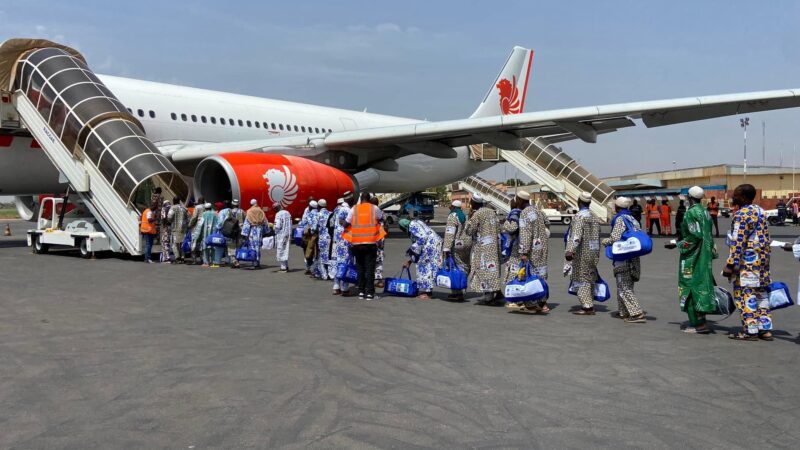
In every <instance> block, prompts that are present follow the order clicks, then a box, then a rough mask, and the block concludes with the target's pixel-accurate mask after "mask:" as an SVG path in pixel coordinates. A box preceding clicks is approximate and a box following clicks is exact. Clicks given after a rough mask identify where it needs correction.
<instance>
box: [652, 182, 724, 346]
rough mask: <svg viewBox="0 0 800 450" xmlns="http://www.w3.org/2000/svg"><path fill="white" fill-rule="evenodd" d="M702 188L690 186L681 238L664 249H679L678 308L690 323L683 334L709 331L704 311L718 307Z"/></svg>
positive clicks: (711, 243) (709, 232)
mask: <svg viewBox="0 0 800 450" xmlns="http://www.w3.org/2000/svg"><path fill="white" fill-rule="evenodd" d="M703 195H704V193H703V188H701V187H700V186H693V187H692V188H690V189H689V209H688V210H686V216H684V218H683V223H681V235H682V236H683V239H682V240H680V241H678V242H677V243H669V244H666V245H665V247H666V248H676V247H677V248H678V249H679V251H680V263H679V264H678V291H679V293H680V302H681V311H684V312H686V314H687V315H688V316H689V326H688V327H686V328H684V329H683V332H684V333H690V334H709V333H711V330H710V329H709V328H708V324H707V323H706V314H713V313H714V312H715V311H716V310H717V302H716V300H715V298H714V275H713V273H712V266H711V263H712V261H713V260H714V259H715V258H716V257H717V256H716V250H715V249H714V239H713V238H712V237H711V215H710V214H709V212H708V211H707V210H706V209H704V208H703V205H702V204H701V202H702V200H703Z"/></svg>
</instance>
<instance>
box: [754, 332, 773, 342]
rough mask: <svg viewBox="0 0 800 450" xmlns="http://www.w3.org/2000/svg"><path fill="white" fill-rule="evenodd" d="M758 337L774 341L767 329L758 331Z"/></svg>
mask: <svg viewBox="0 0 800 450" xmlns="http://www.w3.org/2000/svg"><path fill="white" fill-rule="evenodd" d="M758 338H759V339H761V340H762V341H774V340H775V338H774V337H773V336H772V333H771V332H769V331H762V332H761V333H758Z"/></svg>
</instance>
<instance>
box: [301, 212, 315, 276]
mask: <svg viewBox="0 0 800 450" xmlns="http://www.w3.org/2000/svg"><path fill="white" fill-rule="evenodd" d="M318 207H319V204H318V203H317V202H316V201H314V200H311V201H310V202H309V203H308V208H306V211H305V213H303V218H302V219H301V220H300V224H299V225H298V226H299V227H300V228H303V229H304V231H303V244H304V249H305V258H306V275H309V276H311V277H315V278H318V277H319V267H317V261H318V256H319V248H318V247H317V239H319V235H318V234H317V230H318V226H319V211H318V210H317V208H318Z"/></svg>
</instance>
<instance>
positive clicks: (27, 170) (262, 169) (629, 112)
mask: <svg viewBox="0 0 800 450" xmlns="http://www.w3.org/2000/svg"><path fill="white" fill-rule="evenodd" d="M20 41H23V40H14V39H12V40H9V41H6V42H4V43H3V44H2V45H0V53H2V49H3V48H4V47H5V46H6V45H7V44H9V43H10V44H12V45H10V46H9V47H12V48H13V46H14V45H15V44H18V43H20ZM24 41H26V42H27V41H30V40H24ZM34 42H35V43H34V44H26V45H29V46H30V45H34V47H33V48H47V47H55V48H60V49H66V51H69V53H70V54H73V55H78V56H76V57H80V58H81V59H82V58H83V57H82V56H80V53H78V52H77V51H75V50H74V49H70V48H69V47H66V46H63V45H60V44H57V43H53V42H49V41H44V40H34ZM0 56H1V55H0ZM533 58H534V52H533V50H530V49H527V48H523V47H514V48H513V50H512V51H511V53H510V55H509V56H508V58H507V60H506V62H505V64H504V65H503V66H502V69H501V70H500V72H499V74H498V75H497V77H496V78H495V80H494V81H493V82H492V84H491V85H490V87H489V89H488V91H487V92H486V94H485V95H484V97H483V99H482V100H481V101H480V102H479V104H478V107H477V109H476V110H475V112H474V113H473V114H472V115H471V116H470V117H469V118H466V119H457V120H446V121H437V122H429V121H424V120H417V119H411V118H404V117H394V116H387V115H380V114H372V113H367V112H358V111H350V110H344V109H336V108H330V107H321V106H313V105H307V104H300V103H293V102H287V101H280V100H271V99H265V98H257V97H252V96H246V95H238V94H231V93H225V92H218V91H211V90H205V89H198V88H193V87H184V86H176V85H170V84H164V83H155V82H150V81H142V80H134V79H129V78H121V77H116V76H109V75H97V78H98V79H99V82H101V83H103V84H105V86H106V87H107V90H109V91H110V92H111V93H112V94H113V96H115V97H116V98H117V99H118V100H119V102H121V104H122V105H124V107H125V109H127V112H128V114H129V118H130V120H131V121H132V122H136V123H138V124H139V125H140V126H141V127H142V128H143V130H144V131H145V133H146V136H147V138H149V139H150V140H151V141H152V142H153V143H154V144H155V146H156V148H157V150H158V151H159V152H160V153H161V154H162V155H163V156H165V157H166V158H167V159H168V160H169V161H170V162H171V163H172V164H173V165H174V167H175V168H176V169H177V170H178V171H179V172H180V173H181V174H182V175H184V176H185V177H186V178H187V179H189V180H191V182H192V183H193V190H194V194H195V195H203V196H204V197H205V199H206V201H211V202H214V201H218V200H226V199H238V200H240V201H242V202H243V204H246V203H247V202H248V201H249V199H250V198H256V199H258V200H259V202H260V203H261V204H265V205H267V206H269V205H271V204H273V203H281V204H282V205H283V206H284V207H285V208H287V209H289V210H290V212H292V214H293V215H295V214H299V213H300V212H301V211H303V209H304V208H305V207H306V206H307V203H308V198H309V197H315V198H329V199H332V200H335V199H336V198H338V197H340V196H342V195H343V194H344V193H346V192H348V191H350V192H358V191H366V190H368V191H372V192H385V193H388V192H412V191H420V190H424V189H426V188H429V187H431V186H439V185H444V184H447V183H451V182H455V181H457V180H460V179H464V178H466V177H468V176H470V175H473V174H476V173H478V172H480V171H482V170H485V169H487V168H488V167H490V166H491V165H493V164H495V163H496V162H487V161H477V160H474V159H473V158H471V157H470V151H471V146H475V145H481V144H484V143H489V144H491V145H495V146H497V147H499V148H502V149H509V150H518V149H521V148H522V146H523V142H524V141H525V138H533V137H548V138H553V139H556V140H558V141H566V140H572V139H581V140H582V141H585V142H590V143H592V142H596V140H597V138H598V136H599V135H601V134H605V133H609V132H614V131H618V130H620V129H622V128H627V127H631V126H635V125H636V121H641V122H642V123H643V124H644V125H645V126H646V127H648V128H649V127H659V126H665V125H673V124H679V123H684V122H690V121H696V120H703V119H709V118H715V117H723V116H729V115H735V114H742V113H753V112H758V111H767V110H774V109H782V108H793V107H797V106H800V90H798V89H794V90H793V89H787V90H777V91H764V92H752V93H739V94H727V95H715V96H705V97H690V98H680V99H668V100H657V101H643V102H635V103H622V104H611V105H599V106H587V107H579V108H569V109H557V110H549V111H538V112H525V101H526V97H527V93H528V88H529V84H530V78H531V67H532V64H533ZM82 60H83V59H82ZM84 61H85V60H84ZM3 70H5V69H2V68H0V81H2V82H3V84H4V86H2V89H3V90H4V91H6V92H4V94H3V104H4V105H5V104H7V103H8V95H9V93H10V90H13V86H10V85H8V84H6V83H8V80H9V78H10V77H9V75H8V74H7V73H6V74H3V73H2V71H3ZM77 70H80V69H77ZM67 90H68V89H65V91H67ZM58 95H61V94H58ZM37 146H38V145H37V143H36V142H35V141H34V140H32V138H31V137H30V135H28V136H25V133H24V132H23V133H22V134H20V130H14V131H13V132H9V131H8V130H6V129H2V130H0V195H13V196H17V198H18V199H24V198H26V197H25V196H32V195H36V194H41V193H53V192H63V191H64V190H65V185H64V184H63V180H60V177H59V172H58V170H57V169H56V168H55V167H54V166H53V164H52V163H51V162H50V161H49V159H48V158H47V156H46V155H44V154H43V152H41V151H36V147H37ZM3 147H5V148H3ZM21 204H23V206H22V207H21V206H20V205H21ZM24 204H25V202H23V201H18V202H17V205H18V209H20V213H21V214H22V213H25V215H27V216H32V211H30V210H27V209H26V208H25V207H24Z"/></svg>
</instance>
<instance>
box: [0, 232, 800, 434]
mask: <svg viewBox="0 0 800 450" xmlns="http://www.w3.org/2000/svg"><path fill="white" fill-rule="evenodd" d="M0 222H2V221H0ZM2 225H4V223H0V226H2ZM28 226H29V224H28V223H26V222H13V223H12V230H13V236H12V237H10V238H9V237H2V238H0V276H1V277H2V280H3V284H4V286H3V288H2V291H0V448H11V449H16V448H19V449H23V448H24V449H29V448H68V449H72V448H74V449H92V448H103V449H107V448H173V449H174V448H184V449H204V448H227V449H231V448H326V449H327V448H357V449H360V448H365V449H366V448H404V449H405V448H579V449H586V448H615V449H618V448H648V449H658V448H676V447H679V448H726V449H732V448H797V442H798V439H800V428H798V427H797V423H798V422H799V421H800V390H798V388H797V380H798V369H800V364H799V363H798V355H800V346H798V344H800V340H799V339H798V332H799V331H800V308H798V307H792V308H789V309H784V310H780V311H776V312H775V314H774V319H775V324H776V328H777V331H776V333H775V334H776V340H775V341H774V342H734V341H731V340H729V339H727V338H726V336H725V335H726V334H727V331H728V330H729V329H731V328H734V327H737V326H738V318H737V317H730V318H727V319H724V320H721V321H720V322H717V323H716V324H715V325H714V327H715V330H716V333H715V334H713V335H709V336H696V335H687V334H685V333H682V332H681V331H680V328H681V326H682V325H683V324H685V321H686V316H685V315H684V314H683V313H681V312H680V310H679V307H678V299H677V284H676V283H677V281H676V271H677V254H676V252H675V251H669V250H666V249H664V248H663V245H662V244H663V240H662V239H656V249H655V251H654V252H653V254H651V255H649V256H647V257H645V258H644V259H643V281H642V282H641V283H639V284H637V287H636V290H637V293H638V295H639V297H640V300H641V302H642V304H643V306H644V308H645V309H646V310H647V311H648V317H649V320H648V322H647V323H645V324H624V323H623V322H622V321H620V320H618V319H615V318H612V317H611V316H610V315H609V313H610V312H612V311H614V310H616V299H614V298H612V299H611V300H610V301H608V302H606V303H604V304H601V305H599V306H598V310H599V313H598V315H597V316H594V317H579V316H574V315H572V314H569V310H570V308H571V307H573V306H574V305H576V304H577V299H576V298H575V297H572V296H569V295H566V290H567V281H566V280H565V279H564V278H562V277H561V274H560V272H561V267H562V265H563V260H562V258H563V251H562V249H563V247H562V246H563V242H562V240H561V234H560V233H563V227H560V226H554V227H553V230H554V235H553V237H552V238H551V241H550V249H551V251H550V255H551V257H550V269H551V277H550V279H549V280H548V282H549V284H550V292H551V303H550V304H551V305H552V306H554V310H553V312H552V313H551V314H549V315H547V316H530V315H520V314H514V313H509V312H508V311H507V310H506V309H505V308H497V307H487V306H477V305H475V304H474V303H475V302H474V300H475V297H472V298H471V300H472V301H470V302H468V303H450V302H447V301H444V300H443V298H444V297H445V296H446V292H443V291H437V297H438V298H437V299H434V300H430V301H421V300H416V299H401V298H381V299H380V300H377V301H373V302H367V301H361V300H356V299H354V298H340V297H333V296H331V294H330V292H331V284H330V283H329V282H322V281H312V280H310V279H309V278H308V277H307V276H305V275H303V272H302V270H300V266H301V260H300V253H299V249H297V248H295V249H293V251H292V252H293V253H292V255H291V257H292V259H293V260H292V265H293V268H294V269H295V270H294V271H293V272H291V273H289V274H280V273H277V267H276V263H275V262H274V258H273V255H271V254H270V255H267V256H266V257H265V262H267V263H268V267H267V268H265V269H263V270H260V271H252V270H230V269H227V268H220V269H204V268H201V267H198V266H183V265H156V264H152V265H148V264H143V263H141V262H139V261H135V260H133V259H126V258H120V257H116V256H110V257H101V258H98V259H95V260H85V259H81V258H80V257H79V256H78V255H77V253H76V252H69V251H67V252H64V251H52V252H51V253H50V254H47V255H33V254H31V252H30V249H28V248H27V247H26V246H25V233H24V230H25V228H27V227H28ZM605 231H606V232H607V231H608V229H607V227H605ZM795 234H800V229H795V228H791V227H786V228H781V229H773V235H774V236H773V238H775V239H781V240H793V239H794V235H795ZM408 243H409V242H408V239H407V238H405V237H404V236H402V235H401V234H400V233H398V232H396V231H395V232H394V233H392V235H391V237H390V238H389V239H388V240H387V262H386V275H387V276H392V275H394V274H395V273H396V272H397V271H398V269H399V268H400V265H401V264H402V261H403V254H404V252H405V249H406V247H407V245H408ZM718 246H719V248H720V249H722V253H724V243H723V242H722V241H718ZM721 268H722V260H717V261H716V262H715V273H717V274H718V273H719V272H720V270H721ZM600 269H601V274H602V276H603V277H604V278H605V279H606V280H608V281H609V282H610V284H611V285H612V287H613V278H612V274H611V265H610V263H609V262H608V261H607V260H606V259H605V258H603V259H602V261H601V266H600ZM772 269H773V270H772V273H773V276H774V278H775V279H776V280H781V281H785V282H788V283H789V284H790V286H791V287H792V289H794V288H795V287H796V286H797V285H796V281H795V280H797V276H798V269H800V263H798V262H797V261H795V260H794V259H793V258H792V255H791V254H790V253H787V252H783V251H781V250H778V251H775V252H773V259H772ZM718 281H719V282H723V281H724V280H721V279H718ZM715 318H717V319H722V318H721V317H715Z"/></svg>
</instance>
